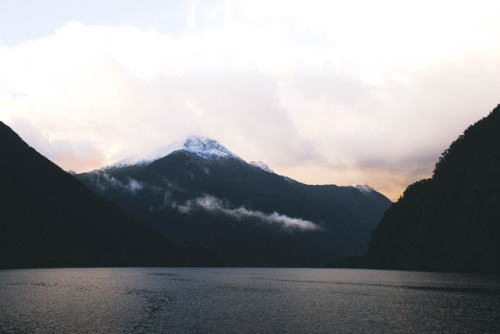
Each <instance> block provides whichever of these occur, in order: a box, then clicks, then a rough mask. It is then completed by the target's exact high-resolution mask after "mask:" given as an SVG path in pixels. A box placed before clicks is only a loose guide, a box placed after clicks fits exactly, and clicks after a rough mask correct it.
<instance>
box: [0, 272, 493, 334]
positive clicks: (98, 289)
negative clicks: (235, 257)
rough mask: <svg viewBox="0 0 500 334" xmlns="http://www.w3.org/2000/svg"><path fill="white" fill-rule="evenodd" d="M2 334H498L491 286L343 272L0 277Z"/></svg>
mask: <svg viewBox="0 0 500 334" xmlns="http://www.w3.org/2000/svg"><path fill="white" fill-rule="evenodd" d="M0 332H2V333H18V332H22V333H61V332H64V333H308V332H309V333H363V332H364V333H368V332H369V333H391V332H401V333H412V332H413V333H426V332H437V333H500V277H498V276H483V275H459V274H437V273H422V272H399V271H376V270H344V269H260V268H216V269H209V268H189V269H186V268H120V269H116V268H100V269H35V270H32V269H29V270H1V271H0Z"/></svg>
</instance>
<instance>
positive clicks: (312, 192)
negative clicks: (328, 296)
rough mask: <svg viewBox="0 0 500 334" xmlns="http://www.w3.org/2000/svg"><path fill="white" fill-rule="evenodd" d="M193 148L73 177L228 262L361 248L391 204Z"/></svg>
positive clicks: (312, 256)
mask: <svg viewBox="0 0 500 334" xmlns="http://www.w3.org/2000/svg"><path fill="white" fill-rule="evenodd" d="M219 145H220V144H219ZM221 146H222V145H221ZM222 147H223V146H222ZM197 153H198V152H191V151H189V150H175V151H173V152H171V153H170V154H168V155H166V156H163V157H160V158H158V159H156V160H154V161H151V162H149V163H148V164H136V165H128V166H116V165H115V166H113V165H111V166H110V167H109V168H102V169H100V170H95V171H92V172H89V173H82V174H78V175H76V177H77V178H78V179H79V180H80V181H82V182H83V183H84V184H85V185H87V186H88V187H89V188H91V189H92V190H94V191H96V192H97V193H98V194H100V195H101V196H103V197H105V198H106V199H108V200H110V201H112V202H114V203H115V204H117V205H118V206H120V207H121V208H122V209H123V210H124V211H126V212H127V213H129V214H130V215H132V216H134V217H136V218H137V219H139V220H141V221H143V222H144V223H145V224H146V225H148V226H150V227H152V228H154V229H155V230H157V231H159V232H161V233H164V234H165V235H169V236H172V237H173V239H174V240H175V241H178V242H180V243H181V244H182V243H186V244H190V243H198V244H201V245H205V246H206V247H208V248H210V249H212V250H214V251H215V252H216V254H218V255H219V256H221V257H223V258H224V259H225V260H227V261H228V264H229V265H236V266H316V267H317V266H322V265H323V264H324V263H326V262H328V261H329V260H331V259H332V258H336V257H342V256H347V255H352V254H362V253H364V252H365V251H366V247H367V242H368V236H369V232H370V230H371V228H373V227H374V226H375V224H376V223H377V222H378V220H379V219H380V217H381V215H382V212H383V211H384V210H385V209H386V208H387V207H388V206H389V205H390V203H391V202H390V201H389V200H388V199H387V198H386V197H385V196H383V195H381V194H379V193H377V192H376V191H374V190H373V192H370V191H368V189H367V188H363V189H364V190H365V193H363V192H362V191H361V190H363V189H361V190H360V189H358V188H356V187H352V186H347V187H339V186H335V185H325V186H309V185H305V184H302V183H300V182H297V181H294V180H292V179H289V178H287V177H283V176H280V175H278V174H275V173H273V172H270V171H268V170H265V169H263V168H262V166H255V165H253V164H249V163H247V162H245V161H244V160H243V159H241V158H239V157H237V158H234V157H233V156H230V157H229V158H227V159H225V158H224V159H218V158H217V157H215V158H211V157H210V156H207V155H204V154H201V155H200V154H197ZM370 189H371V188H370ZM367 192H368V193H367ZM306 226H308V227H314V228H304V227H306ZM357 232H359V233H357ZM236 240H238V242H236ZM235 242H236V243H235ZM257 245H258V246H257ZM259 254H260V255H259Z"/></svg>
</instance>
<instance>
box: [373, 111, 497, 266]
mask: <svg viewBox="0 0 500 334" xmlns="http://www.w3.org/2000/svg"><path fill="white" fill-rule="evenodd" d="M366 261H367V265H368V266H369V267H371V268H386V269H410V270H426V271H453V272H484V273H490V272H493V273H500V105H499V106H497V107H496V108H495V109H494V110H493V111H492V112H491V113H490V114H489V115H488V116H487V117H485V118H483V119H481V120H480V121H478V122H477V123H475V124H474V125H472V126H470V127H469V128H468V129H467V130H466V131H465V132H464V134H463V135H461V136H460V137H459V138H458V139H457V140H456V141H454V142H453V143H452V144H451V146H450V148H449V149H447V150H445V151H444V153H443V154H442V156H441V158H440V159H439V161H438V162H437V164H436V167H435V170H434V175H433V177H432V178H431V179H426V180H421V181H418V182H416V183H414V184H412V185H410V186H409V187H408V188H407V189H406V191H405V192H404V194H403V196H402V197H401V198H400V199H399V201H398V202H397V203H395V204H393V205H392V206H391V208H390V209H388V210H387V212H386V213H385V215H384V217H383V219H382V221H381V222H380V224H379V225H378V227H377V229H376V230H375V231H374V232H373V234H372V238H371V241H370V247H369V252H368V255H367V258H366Z"/></svg>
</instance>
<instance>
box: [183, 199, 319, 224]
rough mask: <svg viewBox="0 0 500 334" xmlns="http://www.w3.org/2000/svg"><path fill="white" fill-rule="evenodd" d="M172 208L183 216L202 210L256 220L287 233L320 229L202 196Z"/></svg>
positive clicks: (285, 217)
mask: <svg viewBox="0 0 500 334" xmlns="http://www.w3.org/2000/svg"><path fill="white" fill-rule="evenodd" d="M174 207H175V208H176V209H177V210H178V211H179V212H181V213H184V214H189V213H191V212H192V211H193V210H199V209H202V210H205V211H208V212H210V213H212V214H221V215H225V216H228V217H231V218H234V219H237V220H243V219H258V220H260V221H262V222H264V223H268V224H276V225H279V226H281V227H282V228H283V229H285V230H287V231H293V230H303V231H312V230H320V229H321V227H320V226H318V225H317V224H315V223H313V222H310V221H308V220H304V219H301V218H291V217H288V216H286V215H282V214H279V213H277V212H273V213H264V212H261V211H257V210H249V209H247V208H245V207H244V206H240V207H238V208H231V206H230V204H229V203H227V202H224V201H222V200H221V199H218V198H216V197H214V196H210V195H203V196H201V197H197V198H195V199H191V200H188V201H186V202H185V203H184V204H182V205H174Z"/></svg>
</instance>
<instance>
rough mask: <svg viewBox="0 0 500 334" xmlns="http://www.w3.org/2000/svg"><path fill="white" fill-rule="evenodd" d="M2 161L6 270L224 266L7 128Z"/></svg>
mask: <svg viewBox="0 0 500 334" xmlns="http://www.w3.org/2000/svg"><path fill="white" fill-rule="evenodd" d="M0 157H1V159H0V175H1V177H2V179H1V185H0V268H26V267H68V266H72V267H75V266H77V267H79V266H165V265H176V266H179V265H191V264H192V265H211V264H212V265H213V264H220V263H221V262H219V260H218V259H217V258H216V257H215V255H213V254H212V253H210V252H209V251H207V250H204V249H202V248H195V247H192V248H186V247H179V246H176V245H175V244H174V243H173V242H172V241H170V240H169V239H167V238H166V237H164V236H163V235H161V234H159V233H157V232H154V231H152V230H151V229H149V228H147V227H146V226H144V225H143V224H142V223H140V222H138V221H137V220H135V219H133V218H132V217H130V216H128V215H126V214H125V213H124V212H123V211H122V210H120V209H119V208H118V207H117V206H115V205H114V204H111V203H109V202H108V201H106V200H104V199H103V198H101V197H100V196H97V195H96V194H95V193H93V192H92V191H90V190H89V189H88V188H87V187H85V186H84V185H82V184H81V183H80V182H78V181H77V180H76V179H75V178H74V177H73V176H72V175H70V174H68V173H66V172H64V171H63V170H61V169H60V168H59V167H57V166H56V165H54V164H53V163H52V162H50V161H49V160H47V159H46V158H45V157H43V156H42V155H40V154H39V153H38V152H36V151H35V150H34V149H33V148H31V147H29V146H28V145H27V144H26V143H25V142H24V141H23V140H22V139H21V138H20V137H19V136H18V135H17V134H16V133H15V132H14V131H12V130H11V129H10V128H9V127H8V126H6V125H5V124H4V123H2V122H0Z"/></svg>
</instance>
